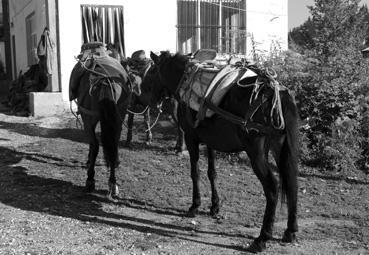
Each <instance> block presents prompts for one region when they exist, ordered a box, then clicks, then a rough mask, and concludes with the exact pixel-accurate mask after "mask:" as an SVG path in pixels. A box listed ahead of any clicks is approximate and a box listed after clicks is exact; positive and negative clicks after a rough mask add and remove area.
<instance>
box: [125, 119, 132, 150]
mask: <svg viewBox="0 0 369 255" xmlns="http://www.w3.org/2000/svg"><path fill="white" fill-rule="evenodd" d="M133 118H134V115H133V114H132V113H128V122H127V139H126V143H125V144H124V146H125V147H127V148H129V147H131V142H132V127H133Z"/></svg>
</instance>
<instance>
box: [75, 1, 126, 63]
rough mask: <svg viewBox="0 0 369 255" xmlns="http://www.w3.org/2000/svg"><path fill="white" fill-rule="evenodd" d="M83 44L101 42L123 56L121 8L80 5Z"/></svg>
mask: <svg viewBox="0 0 369 255" xmlns="http://www.w3.org/2000/svg"><path fill="white" fill-rule="evenodd" d="M81 15H82V40H83V43H88V42H96V41H99V42H103V43H105V44H110V45H112V46H113V47H114V48H115V49H116V50H117V51H118V52H119V54H120V56H121V57H124V56H125V45H124V18H123V6H114V5H81Z"/></svg>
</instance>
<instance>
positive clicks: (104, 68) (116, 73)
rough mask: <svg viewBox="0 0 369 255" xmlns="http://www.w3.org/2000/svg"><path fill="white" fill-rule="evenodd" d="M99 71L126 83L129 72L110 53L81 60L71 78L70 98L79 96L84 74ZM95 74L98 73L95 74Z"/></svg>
mask: <svg viewBox="0 0 369 255" xmlns="http://www.w3.org/2000/svg"><path fill="white" fill-rule="evenodd" d="M94 71H95V72H98V73H99V74H101V77H104V76H106V77H109V78H115V79H119V80H121V81H122V83H124V84H125V83H126V81H127V72H126V70H125V69H124V68H123V66H122V65H121V64H120V62H119V61H118V60H116V59H115V58H112V57H110V56H108V55H105V56H91V57H90V58H88V59H87V60H86V61H84V62H82V61H79V62H78V63H77V64H76V65H75V66H74V68H73V70H72V73H71V76H70V79H69V100H70V101H72V100H74V99H76V98H77V97H78V88H79V85H80V80H81V78H82V76H83V75H84V74H85V73H87V72H91V73H93V72H94ZM94 75H95V76H98V75H96V73H95V74H94Z"/></svg>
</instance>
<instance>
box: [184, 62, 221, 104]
mask: <svg viewBox="0 0 369 255" xmlns="http://www.w3.org/2000/svg"><path fill="white" fill-rule="evenodd" d="M218 72H219V69H216V68H202V67H201V65H195V66H193V67H192V69H191V71H190V72H189V73H188V74H186V77H185V79H184V81H183V83H182V84H181V87H180V89H179V95H180V98H181V100H182V101H183V102H185V103H186V104H187V105H188V106H189V107H190V108H192V109H193V110H195V111H198V110H199V109H200V105H201V102H202V98H204V96H205V93H206V89H207V87H208V86H209V85H210V83H211V81H212V80H213V78H214V77H215V76H216V74H217V73H218Z"/></svg>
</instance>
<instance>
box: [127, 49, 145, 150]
mask: <svg viewBox="0 0 369 255" xmlns="http://www.w3.org/2000/svg"><path fill="white" fill-rule="evenodd" d="M121 63H122V65H123V66H124V68H125V69H126V70H127V71H128V73H129V75H130V80H131V81H132V82H133V83H136V84H137V86H135V89H134V91H135V93H133V95H132V100H131V103H130V106H129V109H128V110H127V111H128V122H127V139H126V143H125V146H126V147H130V146H131V141H132V127H133V119H134V116H135V115H143V116H144V122H145V126H146V130H145V133H146V144H147V145H149V144H151V142H152V133H151V124H150V107H148V105H147V102H148V101H149V100H150V99H149V98H148V96H150V93H149V91H148V90H149V89H150V84H147V83H146V84H145V83H143V82H142V81H143V80H144V78H145V76H146V74H147V73H148V71H149V70H150V68H151V66H152V61H151V59H149V58H146V56H145V51H143V50H138V51H135V52H133V53H132V56H131V58H127V59H125V58H123V59H122V60H121Z"/></svg>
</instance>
